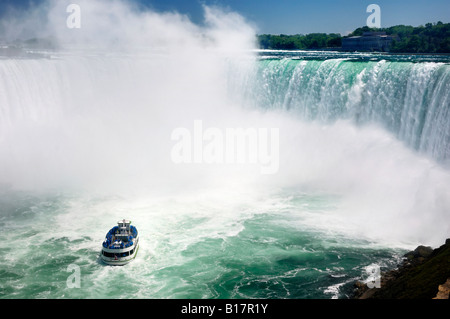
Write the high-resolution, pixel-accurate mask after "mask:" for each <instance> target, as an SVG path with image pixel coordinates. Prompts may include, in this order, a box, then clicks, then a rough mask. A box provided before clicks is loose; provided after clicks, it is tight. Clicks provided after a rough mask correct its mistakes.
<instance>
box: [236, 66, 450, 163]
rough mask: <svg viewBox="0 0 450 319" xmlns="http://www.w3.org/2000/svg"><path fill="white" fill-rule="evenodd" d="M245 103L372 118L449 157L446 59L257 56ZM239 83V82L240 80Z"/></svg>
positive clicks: (326, 116)
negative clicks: (422, 60)
mask: <svg viewBox="0 0 450 319" xmlns="http://www.w3.org/2000/svg"><path fill="white" fill-rule="evenodd" d="M253 72H254V73H253V75H252V76H251V77H247V82H246V83H245V84H244V85H243V86H244V87H246V90H245V92H243V93H241V94H242V96H245V98H246V100H247V102H248V103H251V104H252V106H257V107H260V108H264V109H282V110H288V111H290V112H293V113H294V114H296V115H297V116H300V117H301V118H302V119H304V120H307V121H314V120H316V121H322V122H325V123H330V122H333V121H335V120H337V119H350V120H352V121H354V122H355V124H357V125H364V124H368V123H376V124H379V125H381V126H383V127H384V128H385V129H387V130H388V131H389V132H391V133H392V134H394V135H395V136H396V137H397V138H398V139H399V140H401V141H404V142H405V143H406V145H408V146H409V147H411V148H413V149H415V150H418V151H420V152H422V153H425V154H427V155H430V156H431V157H432V158H434V159H436V160H438V161H442V162H446V161H448V160H449V159H450V65H448V64H446V63H438V62H420V63H413V62H398V61H387V60H380V61H354V60H349V59H346V58H335V59H327V60H307V59H292V58H283V59H261V60H260V61H259V64H258V65H257V67H256V69H255V70H254V71H253ZM241 86H242V85H241Z"/></svg>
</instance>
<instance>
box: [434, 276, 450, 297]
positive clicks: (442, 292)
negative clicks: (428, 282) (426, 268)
mask: <svg viewBox="0 0 450 319" xmlns="http://www.w3.org/2000/svg"><path fill="white" fill-rule="evenodd" d="M449 296H450V278H448V279H447V281H446V282H445V283H444V284H443V285H439V291H438V293H437V294H436V297H434V298H433V299H449Z"/></svg>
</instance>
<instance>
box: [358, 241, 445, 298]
mask: <svg viewBox="0 0 450 319" xmlns="http://www.w3.org/2000/svg"><path fill="white" fill-rule="evenodd" d="M404 257H405V259H404V261H403V263H402V264H401V265H400V266H399V267H398V268H397V269H394V270H391V271H388V272H386V273H382V274H381V285H380V288H371V289H369V288H368V287H367V285H366V284H364V283H361V282H356V283H355V295H354V298H356V299H449V291H450V290H449V288H450V239H447V240H446V242H445V244H444V245H442V246H441V247H439V248H436V249H432V248H431V247H425V246H419V247H417V248H416V249H415V250H414V251H411V252H409V253H407V254H405V256H404Z"/></svg>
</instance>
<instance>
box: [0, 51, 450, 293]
mask: <svg viewBox="0 0 450 319" xmlns="http://www.w3.org/2000/svg"><path fill="white" fill-rule="evenodd" d="M264 54H268V53H267V52H264ZM315 54H316V55H315V56H314V55H312V53H301V54H300V53H297V55H293V53H286V52H284V53H280V52H278V53H277V56H270V57H268V56H263V57H261V56H254V55H248V54H245V55H244V56H239V57H238V58H229V59H223V58H222V57H217V56H215V55H210V53H208V54H207V53H203V54H198V52H195V54H194V55H190V54H188V53H184V52H183V53H181V54H177V55H174V56H172V57H170V58H168V57H165V56H161V55H158V54H156V55H153V54H150V55H147V54H143V55H126V54H109V55H102V54H80V53H73V54H67V53H55V52H52V53H51V54H49V56H48V57H46V58H41V59H36V58H30V59H12V58H7V59H3V60H0V74H1V77H0V92H4V94H2V95H0V114H1V117H0V123H1V126H0V176H1V180H0V240H1V241H2V242H6V243H8V245H7V246H5V247H4V248H3V253H2V258H0V274H1V278H2V280H1V282H0V297H1V298H124V299H128V298H236V299H238V298H274V299H279V298H292V299H300V298H305V299H310V298H319V299H320V298H325V299H329V298H348V297H349V296H350V295H351V292H352V289H353V286H352V285H353V283H354V281H355V280H366V279H367V278H368V271H367V270H368V269H369V266H370V267H372V266H374V265H375V266H377V267H380V269H381V271H384V270H388V269H390V268H392V267H395V266H396V265H397V264H398V263H399V262H400V260H401V256H402V255H403V254H404V252H405V251H406V250H410V249H414V248H415V247H416V246H417V245H419V244H425V245H431V246H437V245H440V244H441V243H442V242H443V240H445V238H446V237H448V231H449V229H450V228H449V224H448V220H449V218H448V212H449V211H450V210H449V208H450V197H449V196H448V191H449V189H450V178H449V171H448V168H446V161H447V160H448V158H449V157H448V156H449V154H450V153H449V143H448V138H449V134H450V131H449V127H450V125H449V123H450V122H449V121H450V117H449V104H448V101H449V99H448V98H449V93H448V92H449V90H448V87H449V85H450V78H449V66H448V63H447V62H445V61H443V59H445V57H442V56H440V57H436V58H433V59H430V60H427V61H424V60H423V59H424V57H412V58H413V60H414V61H413V62H412V61H409V60H408V57H402V58H400V57H398V56H396V57H389V56H383V57H382V58H380V56H379V55H375V56H371V55H368V54H361V55H358V54H348V55H345V54H341V53H339V54H337V53H335V54H334V55H333V56H327V57H326V58H324V57H323V56H319V55H321V54H322V53H315ZM327 54H330V53H327ZM306 55H307V56H306ZM358 56H359V59H358ZM407 60H408V61H407ZM44 74H45V76H43V75H44ZM195 120H202V121H203V122H202V123H203V124H204V127H205V128H206V127H214V128H216V129H218V130H224V129H226V128H229V127H231V128H235V127H244V128H246V127H260V128H261V127H262V128H278V129H279V133H280V134H279V137H280V140H279V154H278V155H279V170H278V172H276V174H273V175H262V174H261V173H260V170H259V169H258V167H257V165H256V166H255V165H254V164H251V163H244V164H242V165H241V164H236V163H234V164H205V163H192V164H181V165H180V164H175V163H174V162H173V161H172V160H171V158H170V154H171V150H172V147H173V145H174V141H173V140H172V139H171V133H172V132H173V130H174V129H175V128H179V127H185V128H187V129H188V130H189V129H190V130H191V132H193V131H192V127H193V124H194V121H195ZM123 218H126V219H130V220H132V222H133V224H134V225H135V226H136V227H137V229H138V230H139V233H140V249H139V252H138V255H137V258H136V259H135V260H134V261H133V262H132V263H130V264H128V265H126V266H123V267H111V266H107V265H104V264H102V263H101V261H100V260H99V253H100V250H101V244H102V242H103V240H104V236H105V234H106V233H107V231H108V230H109V229H110V228H111V227H113V226H114V225H115V224H116V222H117V221H118V220H121V219H123ZM74 269H75V270H74ZM77 271H78V272H77ZM74 276H75V277H74ZM77 280H79V281H77ZM77 282H78V283H79V286H77V285H75V286H74V283H77Z"/></svg>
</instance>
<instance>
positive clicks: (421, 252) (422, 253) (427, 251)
mask: <svg viewBox="0 0 450 319" xmlns="http://www.w3.org/2000/svg"><path fill="white" fill-rule="evenodd" d="M432 253H433V248H431V247H429V246H418V247H417V248H416V249H414V250H413V251H410V252H409V253H406V254H405V257H406V258H407V259H410V260H411V259H414V258H427V257H429V256H430V255H431V254H432Z"/></svg>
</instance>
